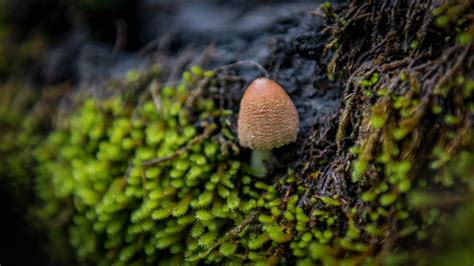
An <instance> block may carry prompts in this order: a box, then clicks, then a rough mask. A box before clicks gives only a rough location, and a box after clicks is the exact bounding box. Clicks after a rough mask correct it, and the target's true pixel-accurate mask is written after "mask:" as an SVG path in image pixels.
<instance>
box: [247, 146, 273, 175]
mask: <svg viewBox="0 0 474 266" xmlns="http://www.w3.org/2000/svg"><path fill="white" fill-rule="evenodd" d="M271 157H272V151H271V150H253V151H252V155H251V159H250V160H251V162H250V163H251V165H252V168H253V169H254V170H255V175H256V176H260V177H263V176H265V175H266V174H267V171H268V169H267V163H268V162H269V161H270V158H271Z"/></svg>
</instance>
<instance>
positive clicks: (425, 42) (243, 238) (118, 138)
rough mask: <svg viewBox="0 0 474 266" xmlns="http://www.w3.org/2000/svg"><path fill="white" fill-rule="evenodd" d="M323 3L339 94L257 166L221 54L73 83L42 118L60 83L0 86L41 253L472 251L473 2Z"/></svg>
mask: <svg viewBox="0 0 474 266" xmlns="http://www.w3.org/2000/svg"><path fill="white" fill-rule="evenodd" d="M320 9H321V14H323V16H324V17H325V19H326V21H327V28H326V29H325V31H326V32H327V33H328V34H329V35H330V39H329V40H328V43H327V45H326V47H325V49H326V52H327V57H328V58H329V63H328V64H327V65H328V75H329V76H330V77H331V78H334V79H339V81H340V82H341V83H343V84H344V85H345V87H344V90H345V91H344V93H345V97H344V99H343V107H342V109H341V112H340V114H339V115H338V116H337V117H331V118H328V122H327V123H324V124H318V125H317V126H315V127H314V128H312V129H311V131H310V132H308V137H307V141H306V142H305V143H304V144H303V145H302V146H301V147H300V149H299V152H300V153H301V154H299V156H296V157H298V159H296V161H294V162H292V163H291V164H289V165H288V167H286V166H285V167H280V168H278V169H283V170H281V171H280V170H279V171H272V172H270V175H269V176H267V177H265V178H257V177H254V176H253V175H252V171H251V169H249V168H248V166H247V161H248V158H247V156H245V155H246V154H245V153H242V152H241V151H240V148H239V147H238V145H237V141H236V137H235V134H234V133H233V132H235V128H234V125H233V123H235V118H236V116H237V114H236V113H235V112H232V111H230V109H235V106H229V104H231V103H232V102H231V101H226V97H225V93H223V90H222V88H225V87H226V86H229V83H232V82H233V81H231V80H229V79H228V77H229V76H227V75H221V73H220V72H217V73H216V72H210V71H203V70H202V69H201V68H198V67H193V68H192V69H190V71H187V72H185V73H183V75H182V79H181V81H179V82H178V83H177V84H175V85H167V84H165V83H160V82H158V81H157V80H159V77H160V71H158V70H157V69H152V70H150V71H149V73H147V74H144V75H140V74H139V73H138V72H135V71H131V72H129V73H128V74H127V75H126V77H124V82H123V83H120V85H119V87H120V86H121V90H119V93H111V96H110V97H107V98H106V99H91V98H90V97H88V96H87V95H77V96H75V100H74V101H73V102H74V103H75V106H76V108H71V109H72V110H70V111H67V112H65V113H64V112H53V113H56V114H59V115H56V116H54V117H55V120H54V122H53V123H51V120H48V115H47V112H44V111H43V112H39V114H41V115H38V112H37V111H38V110H45V109H44V108H45V106H48V103H50V101H52V100H55V99H56V98H55V97H51V98H50V99H49V101H47V100H46V101H44V102H43V104H41V105H39V106H41V108H40V107H37V108H36V112H31V113H30V112H29V111H28V110H35V108H31V105H29V104H26V103H31V102H32V100H25V101H23V102H24V103H25V104H21V101H20V100H13V99H21V98H16V97H10V96H8V95H5V96H4V97H2V99H5V105H4V106H9V107H10V106H13V107H15V108H4V109H3V110H2V112H0V114H1V121H2V125H6V126H7V127H5V128H7V129H8V130H6V131H4V132H2V135H1V136H2V140H3V141H2V145H1V147H0V149H1V152H2V155H4V156H7V155H8V156H9V160H7V162H8V163H7V164H6V166H7V167H4V168H2V169H1V173H2V175H6V176H9V177H10V179H11V180H14V181H18V180H25V182H26V183H25V184H26V186H28V184H29V185H30V186H31V183H32V182H33V180H32V179H31V178H30V177H31V176H35V178H34V184H35V185H34V187H35V195H36V197H37V198H38V200H37V202H35V204H34V205H32V206H29V208H30V213H29V216H28V219H30V221H34V223H35V224H37V225H38V227H39V228H40V229H41V230H43V231H44V232H47V234H48V235H49V236H50V239H49V242H48V243H49V244H50V245H49V246H50V247H51V249H50V253H51V254H52V256H53V255H54V254H56V255H58V254H59V255H60V254H71V255H72V256H74V257H75V259H74V260H75V261H77V262H78V263H79V264H101V265H110V264H117V265H122V264H123V265H130V264H132V265H133V264H138V265H143V264H156V263H162V264H166V263H169V264H199V263H205V264H211V263H215V264H223V263H226V264H237V265H239V264H242V263H249V264H261V265H268V264H299V265H314V264H316V263H320V264H323V265H360V264H364V265H370V264H375V265H378V264H390V265H393V264H395V265H397V264H422V265H424V264H429V265H432V264H433V263H436V264H439V265H446V264H447V262H450V263H451V264H455V265H457V264H459V265H461V264H463V263H464V264H469V263H471V264H472V263H473V260H474V258H473V257H472V256H473V255H472V253H471V251H472V247H473V243H474V241H472V239H471V237H469V236H472V235H473V234H474V232H473V229H472V228H474V227H473V223H474V218H473V213H474V212H473V208H472V200H473V197H474V177H473V173H474V169H473V165H474V151H473V150H474V147H473V140H472V137H473V134H472V123H473V112H474V107H473V106H474V102H473V97H474V95H473V90H474V85H473V84H474V77H473V74H472V73H474V72H473V61H474V58H473V53H472V48H473V43H472V36H473V32H472V30H473V25H474V24H473V23H472V11H473V6H472V4H471V3H470V2H469V1H446V2H443V3H441V4H440V5H432V4H429V3H428V2H425V1H417V2H413V3H405V2H403V3H402V2H399V1H397V2H396V3H390V4H385V2H384V1H375V2H373V3H371V4H367V3H365V2H364V1H353V2H351V3H348V4H346V5H342V6H339V7H333V6H331V5H330V4H324V5H322V6H321V7H320ZM315 54H318V55H321V54H322V55H323V56H324V53H323V51H318V52H317V53H315ZM234 85H235V84H234ZM7 86H10V87H12V88H15V89H16V88H17V87H18V85H17V84H13V85H7ZM110 86H111V88H109V89H110V90H112V91H113V90H114V89H116V88H115V87H114V86H116V85H114V83H113V82H111V85H110ZM4 91H5V93H6V94H8V93H7V92H12V91H14V89H9V90H8V89H6V90H4ZM57 91H59V92H62V91H64V88H63V89H59V90H57ZM53 95H56V96H58V95H62V93H56V94H53ZM7 96H8V97H7ZM26 99H28V97H27V98H26ZM25 113H29V115H27V116H26V117H27V119H23V117H25ZM19 121H20V122H21V123H20V122H19ZM19 125H20V126H19ZM45 128H52V129H51V130H48V132H47V134H41V133H42V132H45V131H46V130H45ZM15 136H20V137H18V138H16V137H15ZM19 151H20V152H19ZM25 165H28V166H29V167H22V166H25ZM69 247H72V248H71V249H70V250H68V249H69ZM433 254H437V256H433ZM59 259H63V260H64V259H65V258H59Z"/></svg>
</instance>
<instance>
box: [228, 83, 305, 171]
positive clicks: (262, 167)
mask: <svg viewBox="0 0 474 266" xmlns="http://www.w3.org/2000/svg"><path fill="white" fill-rule="evenodd" d="M299 124H300V122H299V117H298V112H297V111H296V107H295V105H294V104H293V101H292V100H291V99H290V97H289V96H288V94H287V93H286V92H285V91H284V90H283V88H282V87H281V86H280V85H278V83H276V82H274V81H272V80H270V79H268V78H258V79H256V80H254V81H253V82H252V83H251V84H250V85H249V87H248V88H247V90H246V91H245V93H244V96H243V97H242V101H241V102H240V112H239V119H238V121H237V132H238V135H239V142H240V145H241V146H242V147H249V148H250V149H252V150H253V151H252V157H251V165H252V167H253V168H254V169H255V171H256V175H258V176H265V175H266V173H267V167H266V163H265V162H267V161H268V160H269V158H270V157H271V151H272V149H274V148H278V147H281V146H283V145H286V144H288V143H291V142H294V141H296V137H297V135H298V130H299Z"/></svg>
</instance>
